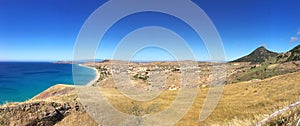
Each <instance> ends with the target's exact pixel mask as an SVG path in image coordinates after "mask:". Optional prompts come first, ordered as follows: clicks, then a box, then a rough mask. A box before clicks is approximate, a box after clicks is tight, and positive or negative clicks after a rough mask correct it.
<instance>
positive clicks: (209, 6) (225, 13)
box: [0, 0, 300, 61]
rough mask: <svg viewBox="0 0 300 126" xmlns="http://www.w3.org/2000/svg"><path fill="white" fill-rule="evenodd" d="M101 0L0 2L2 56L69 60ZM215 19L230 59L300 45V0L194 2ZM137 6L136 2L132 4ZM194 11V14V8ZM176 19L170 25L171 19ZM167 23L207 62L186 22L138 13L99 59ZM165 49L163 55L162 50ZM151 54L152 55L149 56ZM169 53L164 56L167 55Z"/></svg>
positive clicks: (119, 27)
mask: <svg viewBox="0 0 300 126" xmlns="http://www.w3.org/2000/svg"><path fill="white" fill-rule="evenodd" d="M104 2H105V1H103V0H26V1H25V0H0V60H1V61H11V60H14V61H28V60H29V61H47V60H70V59H72V56H73V47H74V44H75V41H76V37H77V35H78V33H79V31H80V28H81V26H82V25H83V24H84V22H85V20H86V19H87V18H88V17H89V15H90V14H91V13H92V12H93V11H94V10H95V9H97V8H98V7H99V6H101V5H102V4H103V3H104ZM194 2H195V3H196V4H197V5H198V6H199V7H201V8H202V9H203V10H204V11H205V12H206V13H207V14H208V16H209V17H210V18H211V20H212V21H213V23H214V24H215V26H216V28H217V30H218V31H219V34H220V36H221V38H222V40H223V44H224V48H225V54H226V59H227V60H233V59H235V58H238V57H241V56H243V55H246V54H248V53H249V52H251V51H253V50H254V49H255V48H257V47H258V46H261V45H264V46H265V47H266V48H268V49H269V50H271V51H276V52H285V51H288V50H289V49H291V48H293V47H294V46H296V45H298V44H300V39H299V38H300V13H299V12H300V1H299V0H285V1H282V0H281V1H279V0H194ZM128 4H133V3H128ZM191 13H192V12H191ZM170 22H172V23H170ZM151 25H154V26H164V27H166V28H169V29H171V30H174V31H176V32H179V33H181V35H182V36H183V37H184V38H185V39H186V40H187V41H188V42H189V45H190V46H191V47H192V49H193V51H194V52H195V54H196V56H197V59H198V60H209V57H208V55H207V53H206V50H205V47H204V45H203V43H196V42H195V41H197V39H199V38H197V37H195V34H194V33H193V32H192V30H191V28H190V27H189V26H188V25H186V24H185V23H184V22H182V21H180V20H178V19H176V18H174V17H172V16H168V15H165V14H161V13H150V12H144V13H138V14H135V15H131V16H128V17H126V18H124V19H123V20H121V21H119V22H118V23H117V24H115V25H114V26H113V27H112V28H111V29H110V31H109V32H108V33H107V34H106V36H105V37H104V39H103V41H102V43H101V45H100V47H99V50H98V52H99V53H98V54H97V58H101V59H105V58H111V55H112V52H113V50H114V47H115V46H116V45H117V43H118V41H119V40H120V39H121V38H122V37H124V35H126V34H128V32H130V31H132V30H134V29H136V28H139V27H143V26H151ZM152 50H154V51H156V52H157V53H155V54H153V53H150V52H152V51H151V48H149V49H146V50H145V51H144V53H140V54H139V55H137V56H136V57H141V58H151V57H152V58H153V55H157V56H160V57H159V60H164V58H165V60H168V54H167V53H165V52H163V51H162V50H157V49H152ZM163 53H165V54H163ZM150 55H151V56H150ZM164 56H165V57H164Z"/></svg>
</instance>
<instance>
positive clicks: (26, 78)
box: [0, 62, 96, 104]
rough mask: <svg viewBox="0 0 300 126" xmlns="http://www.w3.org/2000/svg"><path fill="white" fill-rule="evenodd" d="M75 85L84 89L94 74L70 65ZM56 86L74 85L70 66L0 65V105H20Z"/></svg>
mask: <svg viewBox="0 0 300 126" xmlns="http://www.w3.org/2000/svg"><path fill="white" fill-rule="evenodd" d="M74 70H76V73H79V74H80V76H76V77H77V78H76V85H85V84H87V83H88V82H90V81H91V80H93V79H94V78H95V76H96V71H95V70H93V69H91V68H87V67H82V66H79V65H74ZM56 84H74V81H73V76H72V64H54V63H50V62H0V104H4V103H6V102H22V101H26V100H28V99H30V98H32V97H34V96H35V95H37V94H39V93H41V92H43V91H44V90H46V89H47V88H49V87H51V86H53V85H56Z"/></svg>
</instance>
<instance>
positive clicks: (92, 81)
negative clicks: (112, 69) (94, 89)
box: [78, 64, 100, 86]
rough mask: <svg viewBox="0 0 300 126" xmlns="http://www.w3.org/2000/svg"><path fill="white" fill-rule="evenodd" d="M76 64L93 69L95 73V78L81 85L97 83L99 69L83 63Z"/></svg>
mask: <svg viewBox="0 0 300 126" xmlns="http://www.w3.org/2000/svg"><path fill="white" fill-rule="evenodd" d="M78 65H79V66H81V67H86V68H89V69H93V70H94V71H95V73H96V75H95V78H94V79H93V80H91V81H90V82H88V83H86V84H85V85H83V86H95V85H94V84H95V83H97V80H98V79H99V78H100V74H99V71H98V70H97V69H96V68H95V67H91V66H87V65H84V64H78Z"/></svg>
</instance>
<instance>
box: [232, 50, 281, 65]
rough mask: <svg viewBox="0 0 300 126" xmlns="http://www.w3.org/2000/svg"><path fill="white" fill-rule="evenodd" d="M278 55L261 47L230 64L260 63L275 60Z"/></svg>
mask: <svg viewBox="0 0 300 126" xmlns="http://www.w3.org/2000/svg"><path fill="white" fill-rule="evenodd" d="M277 55H278V53H275V52H272V51H269V50H267V49H266V48H265V47H263V46H261V47H259V48H257V49H255V50H254V51H253V52H251V53H250V54H249V55H247V56H244V57H242V58H239V59H237V60H234V61H232V62H251V63H262V62H265V61H267V60H270V59H271V58H275V57H276V56H277Z"/></svg>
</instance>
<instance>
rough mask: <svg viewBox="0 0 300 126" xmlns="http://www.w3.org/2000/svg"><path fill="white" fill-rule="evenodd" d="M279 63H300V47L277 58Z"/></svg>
mask: <svg viewBox="0 0 300 126" xmlns="http://www.w3.org/2000/svg"><path fill="white" fill-rule="evenodd" d="M276 60H277V62H290V61H300V45H298V46H296V47H295V48H293V49H291V50H290V51H288V52H286V53H282V54H280V55H278V56H277V57H276Z"/></svg>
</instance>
